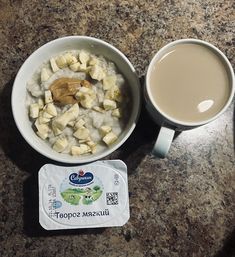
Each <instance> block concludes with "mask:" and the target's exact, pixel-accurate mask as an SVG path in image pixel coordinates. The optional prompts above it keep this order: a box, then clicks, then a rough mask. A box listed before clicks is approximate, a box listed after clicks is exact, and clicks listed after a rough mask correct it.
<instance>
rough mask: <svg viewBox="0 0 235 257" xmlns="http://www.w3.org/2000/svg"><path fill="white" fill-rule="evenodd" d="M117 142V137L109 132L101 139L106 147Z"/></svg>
mask: <svg viewBox="0 0 235 257" xmlns="http://www.w3.org/2000/svg"><path fill="white" fill-rule="evenodd" d="M116 140H117V135H116V134H114V133H113V132H109V133H108V134H107V135H106V136H104V137H103V141H104V142H105V144H106V145H111V144H112V143H114V142H115V141H116Z"/></svg>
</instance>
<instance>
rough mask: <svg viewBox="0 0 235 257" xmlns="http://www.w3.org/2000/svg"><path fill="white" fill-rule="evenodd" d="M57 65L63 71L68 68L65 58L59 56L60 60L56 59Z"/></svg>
mask: <svg viewBox="0 0 235 257" xmlns="http://www.w3.org/2000/svg"><path fill="white" fill-rule="evenodd" d="M56 64H57V66H58V67H59V68H61V69H63V68H64V67H66V66H67V61H66V59H65V58H64V56H59V57H58V58H56Z"/></svg>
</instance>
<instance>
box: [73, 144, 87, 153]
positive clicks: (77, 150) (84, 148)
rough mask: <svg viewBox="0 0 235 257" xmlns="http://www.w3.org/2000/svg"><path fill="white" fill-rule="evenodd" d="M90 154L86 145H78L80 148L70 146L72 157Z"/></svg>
mask: <svg viewBox="0 0 235 257" xmlns="http://www.w3.org/2000/svg"><path fill="white" fill-rule="evenodd" d="M89 152H91V148H90V147H89V146H88V145H86V144H80V146H75V145H74V146H72V147H71V154H72V155H82V154H86V153H89Z"/></svg>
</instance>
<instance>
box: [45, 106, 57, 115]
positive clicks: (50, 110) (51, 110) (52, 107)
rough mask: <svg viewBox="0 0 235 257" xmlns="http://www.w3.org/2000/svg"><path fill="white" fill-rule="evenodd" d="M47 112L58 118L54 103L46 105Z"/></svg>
mask: <svg viewBox="0 0 235 257" xmlns="http://www.w3.org/2000/svg"><path fill="white" fill-rule="evenodd" d="M45 111H46V112H47V113H49V114H50V115H51V116H52V117H55V116H57V110H56V107H55V105H54V104H53V103H49V104H47V105H46V109H45Z"/></svg>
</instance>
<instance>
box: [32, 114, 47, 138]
mask: <svg viewBox="0 0 235 257" xmlns="http://www.w3.org/2000/svg"><path fill="white" fill-rule="evenodd" d="M34 125H35V127H36V129H37V135H38V136H39V137H41V138H42V139H43V140H45V139H46V138H47V137H48V133H49V131H50V128H49V126H48V125H47V124H40V123H39V120H38V119H37V120H36V121H35V123H34Z"/></svg>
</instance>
